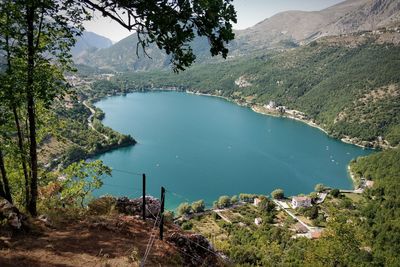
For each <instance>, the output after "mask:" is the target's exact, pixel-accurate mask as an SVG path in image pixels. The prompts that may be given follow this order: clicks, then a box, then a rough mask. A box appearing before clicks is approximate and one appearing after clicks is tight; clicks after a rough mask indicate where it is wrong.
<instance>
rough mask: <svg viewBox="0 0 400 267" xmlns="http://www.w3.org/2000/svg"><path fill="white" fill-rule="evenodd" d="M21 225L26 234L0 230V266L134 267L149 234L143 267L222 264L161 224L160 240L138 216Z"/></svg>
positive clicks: (202, 244)
mask: <svg viewBox="0 0 400 267" xmlns="http://www.w3.org/2000/svg"><path fill="white" fill-rule="evenodd" d="M149 200H150V199H149ZM128 202H129V201H128V200H126V199H124V200H123V201H120V203H119V204H120V205H122V204H121V203H128ZM130 202H132V203H135V205H136V202H137V201H130ZM154 203H156V201H154ZM125 208H126V206H125ZM135 213H136V212H135ZM27 225H29V229H27V228H25V229H21V230H15V229H14V230H11V229H12V227H11V226H10V225H8V226H7V225H5V224H3V226H1V227H0V266H2V267H3V266H4V267H5V266H85V267H86V266H139V264H140V262H141V260H142V259H143V256H144V255H145V252H146V248H147V244H148V241H149V239H150V237H151V235H152V233H154V234H155V237H156V238H155V239H154V244H153V246H152V249H151V251H150V253H149V256H148V258H147V260H146V266H202V265H203V264H204V263H206V264H207V265H206V266H223V265H224V264H223V263H222V262H221V258H220V257H219V255H218V254H217V253H216V252H215V251H214V250H213V249H212V247H211V246H210V245H209V243H208V241H207V240H206V239H205V238H204V237H203V236H201V235H194V234H190V233H185V232H183V231H182V230H181V229H180V228H179V226H177V225H174V224H172V223H166V226H165V232H164V241H161V240H159V238H158V228H157V227H155V228H154V219H152V218H148V219H147V220H146V221H143V220H142V219H141V217H140V216H139V215H138V214H134V215H127V214H122V213H119V212H114V213H111V214H108V215H85V216H83V217H81V218H76V219H71V218H69V219H61V220H58V221H57V222H52V221H51V219H44V218H43V217H42V218H41V219H29V223H27Z"/></svg>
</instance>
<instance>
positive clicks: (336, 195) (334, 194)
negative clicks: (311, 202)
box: [331, 188, 340, 198]
mask: <svg viewBox="0 0 400 267" xmlns="http://www.w3.org/2000/svg"><path fill="white" fill-rule="evenodd" d="M331 195H332V196H333V197H335V198H336V197H339V195H340V190H339V189H337V188H335V189H332V190H331Z"/></svg>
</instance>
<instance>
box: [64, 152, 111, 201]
mask: <svg viewBox="0 0 400 267" xmlns="http://www.w3.org/2000/svg"><path fill="white" fill-rule="evenodd" d="M64 174H65V180H63V182H62V191H61V198H62V200H63V201H64V202H65V203H67V204H73V205H76V204H79V205H81V207H83V205H84V201H85V200H86V199H87V198H88V197H90V196H91V193H92V192H93V190H95V189H99V188H100V187H101V186H102V185H103V182H102V180H101V177H102V176H103V175H111V169H110V168H109V167H107V166H105V165H103V162H102V161H100V160H96V161H92V162H85V161H80V162H76V163H72V164H71V165H70V166H68V168H66V169H65V170H64Z"/></svg>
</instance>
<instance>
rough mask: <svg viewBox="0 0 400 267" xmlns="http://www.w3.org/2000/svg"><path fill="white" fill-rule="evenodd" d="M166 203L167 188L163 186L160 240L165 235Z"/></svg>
mask: <svg viewBox="0 0 400 267" xmlns="http://www.w3.org/2000/svg"><path fill="white" fill-rule="evenodd" d="M164 204H165V188H164V187H163V186H161V207H160V240H163V237H164Z"/></svg>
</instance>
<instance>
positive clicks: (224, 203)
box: [217, 196, 231, 208]
mask: <svg viewBox="0 0 400 267" xmlns="http://www.w3.org/2000/svg"><path fill="white" fill-rule="evenodd" d="M217 205H218V208H226V207H229V206H230V205H231V198H230V197H229V196H220V197H219V199H218V204H217Z"/></svg>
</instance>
